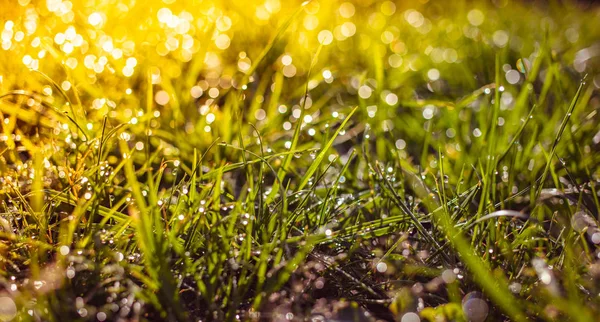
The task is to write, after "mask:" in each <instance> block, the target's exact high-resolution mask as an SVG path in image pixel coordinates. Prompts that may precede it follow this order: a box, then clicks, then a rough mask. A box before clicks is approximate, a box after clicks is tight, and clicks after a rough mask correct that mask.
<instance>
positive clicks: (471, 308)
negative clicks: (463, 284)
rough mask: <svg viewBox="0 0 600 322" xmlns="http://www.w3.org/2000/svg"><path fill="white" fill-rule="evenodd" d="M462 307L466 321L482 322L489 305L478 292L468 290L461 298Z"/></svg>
mask: <svg viewBox="0 0 600 322" xmlns="http://www.w3.org/2000/svg"><path fill="white" fill-rule="evenodd" d="M462 308H463V312H464V314H465V317H466V318H467V320H468V321H473V322H483V321H485V319H486V318H487V316H488V313H489V306H488V303H487V302H486V301H485V300H484V299H483V295H482V294H481V293H479V292H470V293H468V294H466V295H465V296H464V297H463V299H462Z"/></svg>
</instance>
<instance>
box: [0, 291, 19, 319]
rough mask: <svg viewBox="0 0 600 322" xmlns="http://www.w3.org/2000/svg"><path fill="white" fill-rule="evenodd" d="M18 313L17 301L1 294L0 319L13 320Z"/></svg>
mask: <svg viewBox="0 0 600 322" xmlns="http://www.w3.org/2000/svg"><path fill="white" fill-rule="evenodd" d="M17 313H18V312H17V305H16V304H15V301H14V300H13V299H12V298H10V297H8V296H0V321H11V320H12V319H14V318H15V317H16V316H17Z"/></svg>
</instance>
